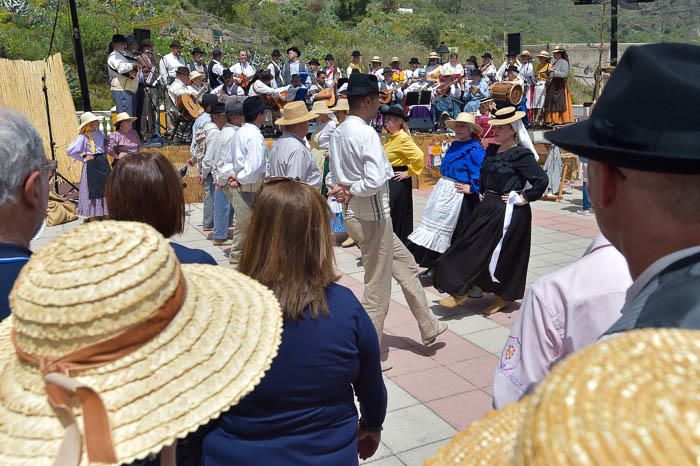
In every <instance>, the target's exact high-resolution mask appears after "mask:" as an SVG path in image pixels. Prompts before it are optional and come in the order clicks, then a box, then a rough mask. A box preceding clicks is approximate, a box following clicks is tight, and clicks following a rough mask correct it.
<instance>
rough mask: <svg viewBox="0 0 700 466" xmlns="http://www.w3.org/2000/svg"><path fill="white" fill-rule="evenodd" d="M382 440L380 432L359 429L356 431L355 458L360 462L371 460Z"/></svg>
mask: <svg viewBox="0 0 700 466" xmlns="http://www.w3.org/2000/svg"><path fill="white" fill-rule="evenodd" d="M381 440H382V433H381V432H371V431H368V430H364V429H363V428H362V427H360V428H359V429H358V431H357V456H359V457H360V459H361V460H366V459H367V458H371V457H372V455H374V454H375V453H376V451H377V448H379V442H380V441H381Z"/></svg>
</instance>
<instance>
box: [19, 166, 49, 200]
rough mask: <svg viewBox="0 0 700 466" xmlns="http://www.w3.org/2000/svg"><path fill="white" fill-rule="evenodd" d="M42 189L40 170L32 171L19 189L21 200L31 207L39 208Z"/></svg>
mask: <svg viewBox="0 0 700 466" xmlns="http://www.w3.org/2000/svg"><path fill="white" fill-rule="evenodd" d="M43 189H44V187H43V180H42V179H41V172H40V171H39V170H37V171H33V172H32V173H31V174H30V175H29V176H28V177H27V180H26V181H25V182H24V185H23V186H22V191H21V193H20V194H21V197H22V202H24V204H25V205H26V206H28V207H29V208H31V209H39V208H41V199H42V196H41V191H42V190H43Z"/></svg>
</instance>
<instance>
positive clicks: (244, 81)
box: [238, 74, 255, 91]
mask: <svg viewBox="0 0 700 466" xmlns="http://www.w3.org/2000/svg"><path fill="white" fill-rule="evenodd" d="M241 76H243V77H242V78H241V77H240V76H239V79H240V81H241V82H240V83H238V86H240V87H241V88H243V90H244V91H247V90H248V87H249V86H250V83H251V82H252V81H253V77H254V76H255V75H253V76H246V75H244V74H243V75H241Z"/></svg>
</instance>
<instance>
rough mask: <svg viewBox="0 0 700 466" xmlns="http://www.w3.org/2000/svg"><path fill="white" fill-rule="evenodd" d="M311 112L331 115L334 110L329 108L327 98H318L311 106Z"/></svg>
mask: <svg viewBox="0 0 700 466" xmlns="http://www.w3.org/2000/svg"><path fill="white" fill-rule="evenodd" d="M311 113H315V114H316V115H330V114H331V113H333V110H331V109H330V108H328V104H327V103H326V101H325V100H317V101H315V102H314V104H313V106H312V107H311Z"/></svg>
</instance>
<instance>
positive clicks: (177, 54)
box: [160, 40, 187, 87]
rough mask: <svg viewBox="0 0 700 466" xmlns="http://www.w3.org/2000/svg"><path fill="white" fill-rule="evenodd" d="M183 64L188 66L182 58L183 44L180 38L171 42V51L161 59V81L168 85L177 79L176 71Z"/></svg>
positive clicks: (164, 85)
mask: <svg viewBox="0 0 700 466" xmlns="http://www.w3.org/2000/svg"><path fill="white" fill-rule="evenodd" d="M181 66H184V67H187V64H186V63H185V59H184V58H182V44H181V43H180V41H179V40H174V41H172V42H171V43H170V53H168V54H167V55H165V56H163V57H162V58H161V59H160V82H161V83H162V84H163V87H167V86H169V85H170V84H172V82H173V81H174V80H175V73H176V71H177V69H178V68H179V67H181Z"/></svg>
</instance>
